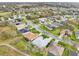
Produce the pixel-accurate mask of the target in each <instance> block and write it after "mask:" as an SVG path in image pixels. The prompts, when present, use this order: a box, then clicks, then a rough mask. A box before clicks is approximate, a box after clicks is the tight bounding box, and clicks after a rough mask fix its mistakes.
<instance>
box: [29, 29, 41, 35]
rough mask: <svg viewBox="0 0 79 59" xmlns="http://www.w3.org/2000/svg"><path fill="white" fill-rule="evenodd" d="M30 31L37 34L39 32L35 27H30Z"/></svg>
mask: <svg viewBox="0 0 79 59" xmlns="http://www.w3.org/2000/svg"><path fill="white" fill-rule="evenodd" d="M30 31H31V32H33V33H37V34H39V33H40V32H39V31H37V30H36V29H30Z"/></svg>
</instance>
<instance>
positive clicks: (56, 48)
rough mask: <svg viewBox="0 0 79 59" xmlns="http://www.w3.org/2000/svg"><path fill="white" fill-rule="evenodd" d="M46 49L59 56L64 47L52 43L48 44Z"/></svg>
mask: <svg viewBox="0 0 79 59" xmlns="http://www.w3.org/2000/svg"><path fill="white" fill-rule="evenodd" d="M47 51H48V52H49V53H52V54H54V55H56V56H61V55H62V54H63V52H64V48H63V47H61V46H57V45H53V44H52V43H51V44H50V45H49V47H48V48H47Z"/></svg>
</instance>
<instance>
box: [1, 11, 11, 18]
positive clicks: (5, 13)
mask: <svg viewBox="0 0 79 59" xmlns="http://www.w3.org/2000/svg"><path fill="white" fill-rule="evenodd" d="M9 14H11V12H0V16H3V17H4V16H7V15H9Z"/></svg>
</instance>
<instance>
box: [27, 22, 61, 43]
mask: <svg viewBox="0 0 79 59" xmlns="http://www.w3.org/2000/svg"><path fill="white" fill-rule="evenodd" d="M28 23H29V25H31V26H32V27H33V28H35V29H36V30H37V31H39V32H41V33H43V34H45V35H47V36H49V37H51V38H53V39H55V41H54V44H57V43H58V42H59V41H61V40H62V38H60V37H57V36H55V35H53V34H51V33H48V32H47V31H45V30H42V29H40V28H39V26H40V25H36V24H33V23H32V22H31V21H28Z"/></svg>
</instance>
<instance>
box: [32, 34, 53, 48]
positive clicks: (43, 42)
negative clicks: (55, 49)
mask: <svg viewBox="0 0 79 59" xmlns="http://www.w3.org/2000/svg"><path fill="white" fill-rule="evenodd" d="M51 40H52V38H46V39H43V37H42V36H39V37H37V38H36V39H35V40H34V41H32V44H33V45H36V46H37V47H39V48H43V47H46V46H47V45H48V43H49V42H50V41H51Z"/></svg>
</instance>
